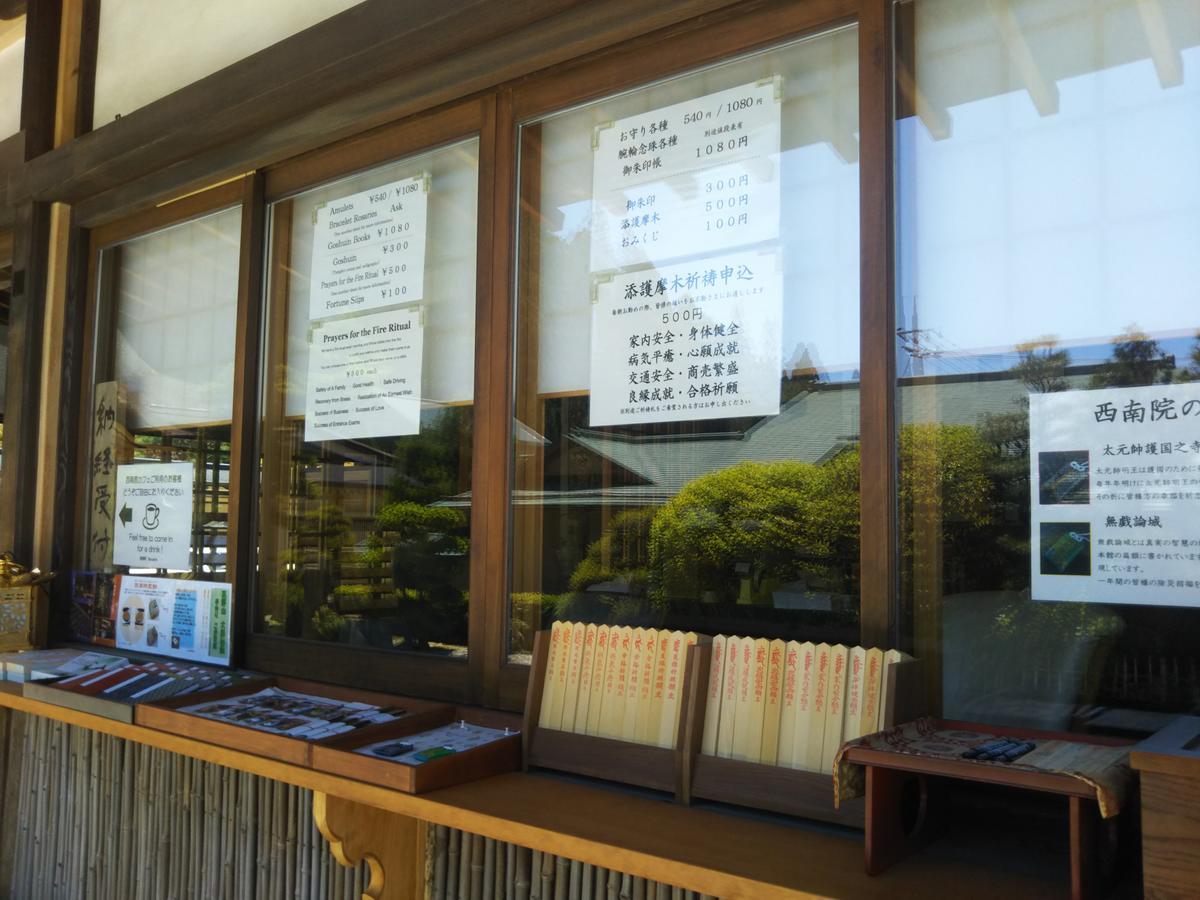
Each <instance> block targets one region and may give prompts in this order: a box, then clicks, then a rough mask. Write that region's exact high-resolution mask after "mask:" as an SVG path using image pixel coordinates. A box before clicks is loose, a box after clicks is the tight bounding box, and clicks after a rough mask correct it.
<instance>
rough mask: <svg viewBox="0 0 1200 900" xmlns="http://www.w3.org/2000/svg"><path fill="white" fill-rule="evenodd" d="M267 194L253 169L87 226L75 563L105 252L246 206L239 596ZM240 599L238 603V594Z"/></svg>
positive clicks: (237, 381)
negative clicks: (260, 256) (260, 246)
mask: <svg viewBox="0 0 1200 900" xmlns="http://www.w3.org/2000/svg"><path fill="white" fill-rule="evenodd" d="M261 195H262V179H261V176H258V175H254V174H251V175H247V176H244V177H242V178H239V179H235V180H233V181H230V182H227V183H225V184H221V185H217V186H215V187H213V188H211V189H209V190H206V191H201V192H198V193H195V194H189V195H187V196H185V197H182V198H180V199H179V200H177V201H175V202H172V203H168V204H164V205H163V206H160V207H156V208H154V209H151V210H147V211H145V212H141V213H137V214H135V215H132V216H128V217H126V218H123V219H118V220H116V221H113V222H110V223H108V224H105V225H102V226H100V227H97V228H95V229H93V230H92V231H90V232H86V233H85V237H84V238H82V239H84V240H86V241H87V245H88V253H87V279H86V285H87V287H86V294H85V302H84V305H83V308H84V311H85V312H84V324H83V344H82V347H81V351H80V358H81V367H80V379H79V388H78V390H79V408H78V413H77V422H76V431H75V434H77V435H78V436H79V438H80V446H78V447H76V448H75V460H74V462H75V466H74V482H73V486H74V491H73V495H74V509H73V521H72V527H71V528H70V529H69V534H63V533H60V534H59V535H58V536H57V540H56V543H57V553H58V555H59V557H60V558H62V559H65V560H69V561H70V564H71V568H72V569H74V570H83V569H86V568H87V566H86V563H85V561H84V557H83V553H84V551H85V550H86V526H87V522H88V512H89V510H88V500H89V496H88V492H87V491H86V490H85V487H86V485H87V484H88V483H89V482H88V478H89V474H90V471H89V464H90V460H91V453H90V448H91V440H90V435H91V428H90V425H91V417H92V400H93V398H94V396H95V387H96V360H97V352H96V347H97V341H98V340H99V337H100V334H99V331H100V327H101V322H100V314H101V311H100V287H101V285H100V277H101V267H100V256H101V254H102V253H103V252H104V251H106V250H110V249H112V248H114V247H118V246H120V245H121V244H123V243H126V242H128V241H131V240H133V239H135V238H139V237H144V236H146V235H149V234H154V233H156V232H159V231H162V230H163V229H166V228H170V227H172V226H174V225H180V224H183V223H186V222H189V221H193V220H195V219H198V218H201V217H203V216H207V215H211V214H212V213H216V212H221V211H223V210H227V209H233V208H235V207H240V209H241V231H240V238H239V240H240V243H239V259H238V281H237V298H236V300H237V325H236V330H235V337H234V359H235V360H236V362H235V367H234V373H233V396H232V401H233V405H232V412H231V421H230V476H229V530H228V532H227V553H228V555H227V557H226V577H227V579H228V581H229V583H230V584H231V585H232V586H233V589H234V597H235V598H237V597H238V594H239V591H238V588H239V576H241V577H244V575H243V572H244V570H245V564H244V563H243V562H242V560H244V559H246V556H245V548H246V544H247V541H246V534H245V525H244V522H245V518H246V515H247V514H248V512H249V507H250V505H251V504H249V503H247V502H246V500H247V498H246V497H245V491H244V490H243V489H242V486H243V485H244V484H245V467H246V462H247V453H246V433H245V432H246V429H245V427H244V423H245V421H246V417H247V414H248V413H249V414H253V410H252V409H248V408H247V402H248V401H249V402H250V404H251V405H252V404H253V398H252V397H248V395H247V390H246V387H247V384H248V383H250V382H253V383H255V384H257V367H258V353H257V350H256V346H257V334H258V332H257V307H256V304H257V303H258V294H259V292H258V291H257V290H256V285H257V283H258V279H259V278H260V274H259V273H260V272H261V265H260V264H259V261H258V259H257V254H256V253H255V251H254V247H255V246H256V245H257V244H261V239H260V240H258V241H257V242H256V241H254V240H253V238H254V237H255V235H256V234H257V235H259V237H260V238H261V230H262V224H261V220H262V215H261V210H262V203H261ZM235 602H237V600H236V599H235ZM239 628H240V626H239V618H238V617H237V616H235V617H234V619H233V629H234V635H233V638H234V641H233V643H234V648H235V652H236V648H237V646H238V641H239V639H240V634H239Z"/></svg>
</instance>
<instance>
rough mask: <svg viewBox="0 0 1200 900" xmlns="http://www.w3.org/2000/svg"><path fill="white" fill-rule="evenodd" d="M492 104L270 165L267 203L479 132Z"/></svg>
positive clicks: (467, 106)
mask: <svg viewBox="0 0 1200 900" xmlns="http://www.w3.org/2000/svg"><path fill="white" fill-rule="evenodd" d="M494 103H495V101H494V100H493V98H492V97H491V96H487V97H482V98H476V99H474V100H469V101H467V102H466V103H458V104H455V105H453V106H448V107H445V108H442V109H439V110H434V111H432V112H429V113H424V114H421V115H418V116H413V117H412V118H409V119H405V120H403V121H401V122H395V123H392V124H391V125H385V126H382V127H380V128H376V129H374V130H372V131H368V132H365V133H364V134H360V135H357V136H355V137H352V138H350V139H348V140H346V141H342V142H340V143H337V144H333V145H330V146H327V147H322V148H320V149H319V150H314V151H312V152H310V153H306V154H304V155H303V156H299V157H296V158H295V159H290V160H288V161H286V162H283V163H280V164H278V165H276V166H272V167H270V168H269V169H267V170H266V199H267V202H268V203H271V202H274V201H276V200H278V199H279V198H281V197H286V196H289V195H291V194H295V193H298V192H300V191H303V190H306V189H308V188H311V187H314V186H316V185H319V184H322V183H324V182H327V181H332V180H334V179H336V178H346V177H349V176H351V175H353V174H354V173H356V172H361V171H363V170H365V169H370V168H373V167H375V166H380V165H384V164H385V163H389V162H392V161H394V160H398V159H401V158H403V157H406V156H412V155H414V154H416V153H420V152H425V151H429V150H433V149H436V148H437V147H439V146H442V145H444V144H449V143H452V142H454V141H456V140H460V139H463V138H467V137H471V136H473V135H475V134H478V133H479V132H480V131H481V130H482V128H483V125H484V122H485V121H486V119H487V117H488V115H489V111H490V110H491V109H492V108H493V106H494ZM481 165H482V162H481ZM481 183H482V176H481Z"/></svg>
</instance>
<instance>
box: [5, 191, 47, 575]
mask: <svg viewBox="0 0 1200 900" xmlns="http://www.w3.org/2000/svg"><path fill="white" fill-rule="evenodd" d="M13 237H14V242H13V286H12V300H11V308H10V312H9V326H8V372H7V376H6V380H7V393H6V396H5V411H4V413H5V414H4V477H3V478H0V547H3V548H4V549H6V550H11V551H12V553H13V557H14V558H15V559H17V560H21V561H24V562H25V564H27V565H28V564H29V560H30V559H31V558H32V554H33V524H34V520H33V516H34V509H35V506H36V487H37V486H36V475H35V473H36V472H37V459H38V419H39V414H40V411H41V397H40V395H39V391H40V388H41V377H40V376H41V359H42V341H43V333H42V329H43V325H42V323H43V319H44V307H45V295H46V259H47V253H48V243H49V239H50V209H49V207H48V206H47V205H46V204H44V203H27V204H25V205H24V206H22V207H21V208H19V209H18V210H17V213H16V222H15V228H14V233H13Z"/></svg>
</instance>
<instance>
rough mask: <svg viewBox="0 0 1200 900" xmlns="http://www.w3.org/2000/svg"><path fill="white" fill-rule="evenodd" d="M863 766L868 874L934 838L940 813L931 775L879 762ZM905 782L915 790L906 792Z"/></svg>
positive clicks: (884, 867) (894, 861)
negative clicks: (865, 770) (875, 764)
mask: <svg viewBox="0 0 1200 900" xmlns="http://www.w3.org/2000/svg"><path fill="white" fill-rule="evenodd" d="M866 768H867V798H866V803H867V818H866V835H865V840H864V846H865V849H866V863H867V874H868V875H878V874H879V873H880V872H883V871H885V870H886V869H887V868H888V867H890V866H892V865H893V864H895V863H897V862H899V861H900V860H902V859H904V858H905V857H906V856H908V855H910V854H912V853H914V852H916V851H917V850H919V849H920V848H922V847H924V846H925V845H926V844H928V843H929V842H930V841H931V840H933V838H934V837H935V835H936V833H937V830H938V829H937V824H938V822H939V821H940V816H939V811H938V809H937V802H936V793H937V791H936V790H935V789H933V787H932V782H931V779H928V778H926V777H925V776H924V775H913V774H911V773H908V772H899V771H896V770H895V769H886V768H883V767H881V766H867V767H866ZM908 785H913V787H914V788H915V792H912V793H908V794H906V786H908ZM914 805H915V806H914Z"/></svg>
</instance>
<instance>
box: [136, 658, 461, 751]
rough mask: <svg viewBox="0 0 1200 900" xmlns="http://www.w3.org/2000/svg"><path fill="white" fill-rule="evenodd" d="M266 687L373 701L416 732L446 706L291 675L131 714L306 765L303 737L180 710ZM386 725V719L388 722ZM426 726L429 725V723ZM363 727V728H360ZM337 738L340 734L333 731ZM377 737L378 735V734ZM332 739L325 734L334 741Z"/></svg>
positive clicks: (307, 744)
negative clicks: (397, 710)
mask: <svg viewBox="0 0 1200 900" xmlns="http://www.w3.org/2000/svg"><path fill="white" fill-rule="evenodd" d="M268 687H277V688H279V689H280V690H284V691H296V692H297V693H301V694H313V695H315V696H318V697H330V698H332V699H335V700H345V701H358V702H361V703H373V704H375V705H377V706H399V707H403V708H404V709H405V710H406V711H407V715H406V716H405V717H404V718H403V719H402V720H401V721H404V722H409V723H413V724H416V725H420V726H422V727H419V728H418V729H417V730H424V726H425V724H426V723H427V722H428V721H429V719H428V718H427V716H428V715H429V714H430V713H433V714H434V715H433V718H434V719H435V720H436V722H435V724H442V720H441V719H438V718H437V717H438V716H439V715H444V712H443V711H445V710H447V709H449V707H447V706H446V705H445V704H441V703H431V702H430V701H428V700H414V699H412V698H410V697H395V696H392V695H391V694H378V693H375V692H373V691H360V690H354V689H351V688H344V687H338V686H336V685H331V684H317V683H315V682H312V681H302V680H300V679H296V678H285V677H282V676H280V677H275V678H266V679H262V680H254V681H248V682H243V683H241V684H235V685H232V686H230V687H227V688H222V689H220V690H216V691H208V692H207V693H203V694H189V695H188V696H186V697H172V698H171V699H169V700H161V701H158V702H157V703H143V704H139V705H138V706H137V708H136V710H135V712H134V721H135V722H136V723H137V724H138V725H144V726H146V727H147V728H157V729H158V730H159V731H169V732H171V733H172V734H179V735H183V736H184V737H190V738H196V739H197V740H201V741H207V742H208V743H210V744H217V745H219V746H222V747H229V748H231V749H234V750H244V751H246V752H248V753H257V754H258V755H260V756H267V757H271V758H272V759H278V760H280V761H282V762H288V763H293V764H294V765H298V766H307V765H309V764H310V763H311V760H312V748H313V747H314V746H315V745H316V743H317V742H314V741H307V740H304V739H303V738H293V737H286V736H284V735H281V734H270V733H268V732H265V731H258V730H257V729H254V728H248V727H246V726H243V725H235V724H233V723H231V722H218V721H217V720H215V719H209V718H206V717H205V716H197V715H194V714H192V713H187V712H183V711H182V708H183V707H185V706H195V705H197V704H199V703H212V702H216V701H217V700H224V699H226V698H227V697H238V696H241V695H243V694H256V693H258V692H259V691H261V690H264V689H266V688H268ZM389 724H391V723H389ZM429 727H433V726H432V725H431V726H429ZM364 730H365V729H364ZM338 737H339V738H342V737H344V736H342V735H339V736H338ZM379 739H381V738H379ZM334 740H337V738H327V739H326V741H329V742H331V741H334Z"/></svg>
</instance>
